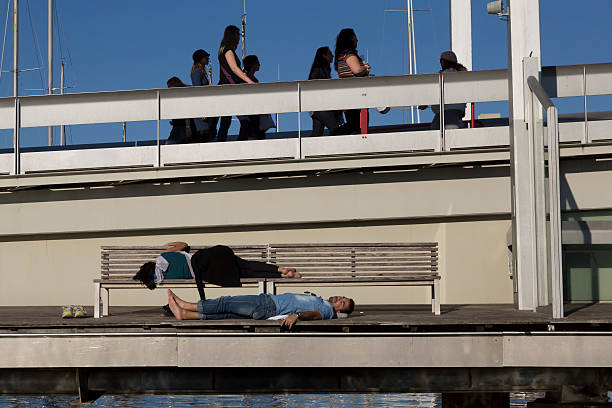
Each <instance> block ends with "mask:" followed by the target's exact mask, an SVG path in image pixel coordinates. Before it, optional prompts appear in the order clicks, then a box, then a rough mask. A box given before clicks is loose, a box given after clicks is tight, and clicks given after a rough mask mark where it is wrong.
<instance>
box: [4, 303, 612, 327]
mask: <svg viewBox="0 0 612 408" xmlns="http://www.w3.org/2000/svg"><path fill="white" fill-rule="evenodd" d="M86 310H87V313H88V316H87V317H86V318H81V319H74V318H72V319H62V318H61V307H59V306H48V307H37V306H25V307H6V306H5V307H0V332H14V331H34V332H38V333H40V332H41V331H49V332H54V333H57V332H66V333H70V332H79V331H113V330H117V329H121V330H122V331H123V330H126V329H129V330H133V331H151V330H152V331H174V330H179V331H180V330H193V329H197V330H199V331H220V332H234V331H239V332H245V331H246V332H260V331H261V332H275V331H280V327H279V326H280V324H279V322H278V321H265V320H264V321H261V320H247V319H244V320H243V319H230V320H216V321H198V320H192V321H177V320H176V319H174V318H171V317H167V316H165V315H164V314H163V311H162V309H161V307H121V306H116V307H112V308H111V315H110V316H108V317H104V318H101V319H94V318H93V317H92V315H93V309H92V308H91V307H87V308H86ZM550 316H551V313H550V310H547V309H542V310H539V311H538V312H535V313H534V312H528V311H519V310H516V309H515V307H514V306H513V305H500V304H493V305H490V304H481V305H444V306H443V307H442V315H440V316H434V315H432V314H431V307H430V306H428V305H427V306H425V305H423V306H420V305H416V306H415V305H410V306H405V305H372V306H361V307H357V309H356V310H355V312H354V313H353V315H352V316H351V317H349V318H347V319H335V320H329V321H315V322H298V323H297V325H296V326H295V328H294V331H308V332H335V331H338V332H444V333H448V332H462V331H484V332H493V331H512V330H518V331H542V330H544V331H549V330H556V331H562V330H570V331H574V330H580V331H601V330H610V329H612V303H599V304H572V305H566V317H565V318H564V319H562V320H553V319H552V318H551V317H550Z"/></svg>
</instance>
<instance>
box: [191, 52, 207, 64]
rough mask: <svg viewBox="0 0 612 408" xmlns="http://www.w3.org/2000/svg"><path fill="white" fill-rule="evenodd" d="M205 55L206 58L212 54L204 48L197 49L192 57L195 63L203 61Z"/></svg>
mask: <svg viewBox="0 0 612 408" xmlns="http://www.w3.org/2000/svg"><path fill="white" fill-rule="evenodd" d="M204 57H206V58H208V57H210V54H209V53H207V52H206V51H204V50H195V52H194V53H193V55H192V56H191V58H193V63H194V64H197V63H198V62H200V61H202V58H204Z"/></svg>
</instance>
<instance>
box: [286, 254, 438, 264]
mask: <svg viewBox="0 0 612 408" xmlns="http://www.w3.org/2000/svg"><path fill="white" fill-rule="evenodd" d="M275 255H276V256H277V258H278V259H284V260H291V259H298V260H301V259H312V258H313V257H316V258H317V259H325V260H326V261H329V262H333V261H335V260H336V259H340V260H343V259H346V260H349V259H352V258H351V257H349V256H348V254H334V253H329V254H320V253H317V254H313V253H309V254H306V253H305V254H303V255H300V254H275ZM283 256H287V257H290V258H283ZM378 258H382V259H383V260H384V259H391V260H410V259H438V255H434V256H432V255H431V254H430V253H429V252H424V253H423V254H422V255H419V254H413V253H411V254H384V253H382V254H377V253H369V254H367V255H366V254H363V255H360V254H356V256H355V259H374V260H378Z"/></svg>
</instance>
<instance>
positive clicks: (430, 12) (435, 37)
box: [427, 0, 440, 52]
mask: <svg viewBox="0 0 612 408" xmlns="http://www.w3.org/2000/svg"><path fill="white" fill-rule="evenodd" d="M427 3H428V4H429V10H430V11H429V15H430V16H431V30H432V31H433V37H434V45H435V47H436V48H435V49H436V50H438V52H439V51H440V48H438V33H437V32H436V24H435V21H434V12H433V6H432V4H431V0H427Z"/></svg>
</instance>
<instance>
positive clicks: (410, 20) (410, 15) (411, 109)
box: [406, 0, 414, 123]
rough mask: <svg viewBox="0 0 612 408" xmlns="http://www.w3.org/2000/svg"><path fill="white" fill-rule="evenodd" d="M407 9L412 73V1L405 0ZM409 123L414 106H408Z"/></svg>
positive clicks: (409, 71)
mask: <svg viewBox="0 0 612 408" xmlns="http://www.w3.org/2000/svg"><path fill="white" fill-rule="evenodd" d="M406 8H407V9H408V73H409V74H410V75H412V2H411V1H410V0H406ZM410 123H414V106H412V105H411V106H410Z"/></svg>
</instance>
